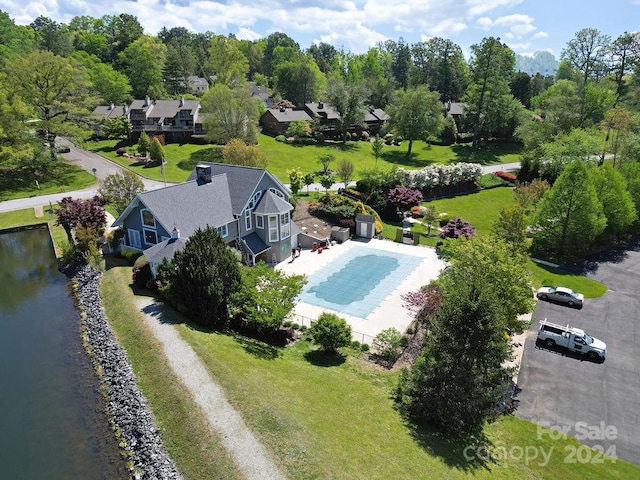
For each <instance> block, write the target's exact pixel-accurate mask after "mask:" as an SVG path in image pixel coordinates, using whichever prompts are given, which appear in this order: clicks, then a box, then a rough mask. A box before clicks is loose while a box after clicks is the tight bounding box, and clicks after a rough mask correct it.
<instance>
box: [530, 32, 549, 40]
mask: <svg viewBox="0 0 640 480" xmlns="http://www.w3.org/2000/svg"><path fill="white" fill-rule="evenodd" d="M531 38H533V39H535V40H537V39H539V38H549V34H548V33H547V32H536V34H535V35H534V36H533V37H531Z"/></svg>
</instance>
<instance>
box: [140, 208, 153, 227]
mask: <svg viewBox="0 0 640 480" xmlns="http://www.w3.org/2000/svg"><path fill="white" fill-rule="evenodd" d="M140 215H141V216H142V225H144V226H145V227H153V228H156V219H155V217H154V216H153V213H151V212H150V211H149V210H140Z"/></svg>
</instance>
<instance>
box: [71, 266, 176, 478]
mask: <svg viewBox="0 0 640 480" xmlns="http://www.w3.org/2000/svg"><path fill="white" fill-rule="evenodd" d="M63 273H65V274H66V275H67V276H68V277H70V278H71V279H72V282H73V285H74V293H75V296H76V302H77V304H78V309H79V311H80V321H81V328H82V334H83V337H84V338H83V341H84V343H85V348H86V349H87V353H88V354H89V355H90V357H91V360H92V362H93V364H94V368H95V370H96V372H97V374H98V376H99V378H100V384H101V388H102V391H103V395H104V396H105V399H106V408H107V414H108V416H109V418H110V419H111V424H112V425H111V427H112V429H113V431H114V434H115V435H116V437H117V438H118V440H119V441H120V447H121V448H122V449H123V452H124V455H125V457H126V459H127V464H128V467H129V470H130V471H131V476H132V478H134V479H136V480H137V479H180V478H181V476H180V474H179V473H178V471H177V469H176V466H175V464H174V463H173V460H172V459H171V458H170V457H169V454H168V453H167V451H166V449H165V448H164V446H163V444H162V439H161V436H160V431H159V430H158V428H157V426H156V422H155V418H154V417H153V414H152V413H151V410H150V409H149V406H148V405H147V400H146V399H145V398H144V395H142V393H141V392H140V390H139V389H138V386H137V384H136V377H135V374H134V373H133V369H132V368H131V364H130V363H129V358H128V356H127V353H126V352H125V350H124V349H123V348H122V347H121V346H120V345H119V344H118V342H117V340H116V338H115V335H114V334H113V331H112V330H111V327H110V326H109V324H108V322H107V320H106V317H105V313H104V308H103V307H102V299H101V297H100V276H101V275H102V274H101V272H99V271H97V270H95V269H93V268H91V267H88V266H86V265H81V266H68V267H67V268H65V269H63Z"/></svg>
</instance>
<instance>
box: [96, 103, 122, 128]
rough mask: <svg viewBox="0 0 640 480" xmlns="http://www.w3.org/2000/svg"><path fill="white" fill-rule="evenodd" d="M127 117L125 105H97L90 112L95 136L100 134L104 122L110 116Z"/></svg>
mask: <svg viewBox="0 0 640 480" xmlns="http://www.w3.org/2000/svg"><path fill="white" fill-rule="evenodd" d="M118 117H127V118H128V117H129V107H128V106H127V105H114V104H113V103H112V104H111V105H98V106H97V107H96V108H95V109H94V110H93V112H92V113H91V118H92V119H93V131H94V133H95V134H96V135H97V136H100V135H102V126H103V125H104V122H106V121H107V120H108V119H111V118H118Z"/></svg>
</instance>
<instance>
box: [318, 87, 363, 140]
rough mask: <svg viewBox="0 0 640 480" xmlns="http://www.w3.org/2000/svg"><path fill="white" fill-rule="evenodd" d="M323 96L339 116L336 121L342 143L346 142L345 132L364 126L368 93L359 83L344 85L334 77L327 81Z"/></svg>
mask: <svg viewBox="0 0 640 480" xmlns="http://www.w3.org/2000/svg"><path fill="white" fill-rule="evenodd" d="M325 95H326V98H327V102H328V103H329V104H330V105H331V106H332V107H333V108H334V109H335V110H336V112H338V115H339V116H340V118H339V119H338V120H337V122H338V128H339V129H340V131H341V133H342V141H343V142H346V141H347V130H348V129H349V128H350V127H354V126H362V125H363V124H364V112H365V104H364V102H365V99H366V98H367V96H368V92H367V91H366V89H365V87H364V84H362V83H360V82H354V83H346V82H344V81H343V80H342V79H339V78H335V77H334V78H332V79H331V80H329V82H328V85H327V91H326V92H325Z"/></svg>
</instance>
